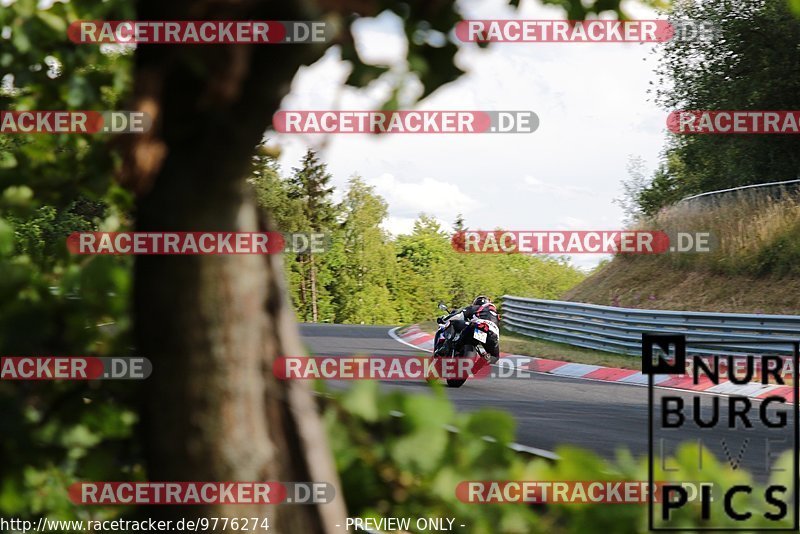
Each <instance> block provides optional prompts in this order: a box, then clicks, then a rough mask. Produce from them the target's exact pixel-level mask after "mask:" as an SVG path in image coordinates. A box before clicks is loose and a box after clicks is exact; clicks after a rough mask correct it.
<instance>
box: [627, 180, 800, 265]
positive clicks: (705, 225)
mask: <svg viewBox="0 0 800 534" xmlns="http://www.w3.org/2000/svg"><path fill="white" fill-rule="evenodd" d="M641 228H642V229H648V230H663V231H665V232H667V233H668V234H670V235H674V233H675V232H709V233H710V234H711V235H712V236H714V242H715V247H714V250H713V251H712V252H707V253H668V254H666V255H664V256H662V259H664V260H665V261H669V263H670V264H672V265H674V266H690V267H693V268H700V267H703V268H708V269H710V270H713V271H715V272H719V273H724V274H749V275H767V274H778V275H783V274H800V265H799V264H798V261H799V260H800V198H798V196H797V195H783V196H781V197H780V198H774V197H773V196H769V195H764V194H758V192H757V190H754V191H753V192H740V193H734V194H728V195H724V196H722V197H721V198H719V199H708V200H702V199H698V200H695V201H693V202H689V203H683V204H678V205H675V206H672V207H670V208H667V209H665V210H663V211H662V212H661V213H659V214H658V215H657V216H656V217H655V218H654V219H652V220H649V221H645V222H644V223H643V224H642V225H641Z"/></svg>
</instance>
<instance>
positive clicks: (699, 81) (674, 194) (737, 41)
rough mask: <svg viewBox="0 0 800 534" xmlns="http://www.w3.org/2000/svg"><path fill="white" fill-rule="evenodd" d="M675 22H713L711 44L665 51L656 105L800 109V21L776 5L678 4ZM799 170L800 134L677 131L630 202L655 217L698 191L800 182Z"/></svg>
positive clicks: (673, 45)
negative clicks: (683, 132) (778, 182)
mask: <svg viewBox="0 0 800 534" xmlns="http://www.w3.org/2000/svg"><path fill="white" fill-rule="evenodd" d="M670 18H671V19H675V20H695V21H700V22H704V23H711V24H713V26H714V27H715V28H716V30H717V31H716V34H715V36H713V37H712V38H710V39H705V40H703V39H697V40H673V41H669V42H667V43H663V44H662V45H661V47H660V48H661V50H662V52H661V59H660V64H659V68H658V70H657V72H656V74H657V83H656V86H657V88H658V89H657V90H656V96H657V101H658V103H659V104H661V105H662V106H663V107H664V108H665V109H666V110H668V111H677V110H752V111H759V110H797V109H800V53H798V44H799V43H800V17H798V14H797V13H793V12H792V11H791V10H790V7H789V5H788V3H787V2H784V1H777V0H735V1H734V0H688V1H686V2H676V3H674V6H673V8H672V12H671V14H670ZM799 173H800V136H798V135H791V134H781V135H778V134H769V135H759V134H735V135H685V134H683V135H682V134H671V135H670V138H669V141H668V143H667V146H666V147H665V150H664V155H663V159H662V162H661V164H660V166H659V168H658V169H657V171H656V172H655V173H654V175H653V176H652V177H649V179H647V180H645V181H644V182H641V181H637V180H636V177H635V176H634V177H632V179H631V182H629V184H628V187H626V196H628V197H629V198H630V199H631V200H632V202H631V204H632V205H633V206H634V207H635V213H634V214H635V215H636V214H638V215H645V216H650V215H654V214H655V213H657V212H658V211H659V210H660V209H661V208H662V207H664V206H667V205H669V204H672V203H674V202H675V201H677V200H679V199H681V198H683V197H685V196H689V195H692V194H697V193H702V192H706V191H715V190H719V189H725V188H730V187H736V186H742V185H749V184H759V183H766V182H774V181H781V180H792V179H795V178H797V177H798V174H799Z"/></svg>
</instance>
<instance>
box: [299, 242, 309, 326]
mask: <svg viewBox="0 0 800 534" xmlns="http://www.w3.org/2000/svg"><path fill="white" fill-rule="evenodd" d="M297 262H298V263H299V264H300V314H301V315H302V319H303V321H307V320H308V292H307V290H306V260H305V255H300V256H299V257H298V258H297Z"/></svg>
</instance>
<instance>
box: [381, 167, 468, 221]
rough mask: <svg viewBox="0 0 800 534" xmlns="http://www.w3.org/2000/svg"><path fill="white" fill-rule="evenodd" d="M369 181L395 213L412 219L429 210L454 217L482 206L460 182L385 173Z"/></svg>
mask: <svg viewBox="0 0 800 534" xmlns="http://www.w3.org/2000/svg"><path fill="white" fill-rule="evenodd" d="M367 183H368V184H370V185H372V186H374V187H375V190H376V192H377V193H378V194H379V195H381V196H382V197H383V198H385V199H386V201H387V202H388V203H389V206H390V207H391V208H392V213H393V214H396V215H399V216H402V217H406V218H408V217H411V218H412V220H413V218H414V217H416V216H417V215H418V214H419V213H426V214H429V215H433V216H434V217H437V218H439V219H443V220H446V221H452V220H453V219H455V217H456V215H458V214H459V213H469V212H470V211H472V210H473V209H474V208H475V207H477V206H478V202H477V201H476V200H474V199H473V198H471V197H470V196H468V195H466V194H465V193H463V192H462V191H461V190H460V189H459V187H458V185H456V184H454V183H450V182H447V181H441V180H436V179H434V178H429V177H428V178H423V179H422V180H421V181H419V182H412V181H408V182H404V181H402V180H399V179H398V178H396V177H395V176H394V175H392V174H389V173H384V174H381V175H380V176H378V177H376V178H370V179H367Z"/></svg>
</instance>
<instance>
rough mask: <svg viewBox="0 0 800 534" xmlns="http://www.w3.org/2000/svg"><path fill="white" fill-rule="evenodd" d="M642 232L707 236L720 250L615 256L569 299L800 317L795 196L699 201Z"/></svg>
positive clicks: (799, 228) (799, 222)
mask: <svg viewBox="0 0 800 534" xmlns="http://www.w3.org/2000/svg"><path fill="white" fill-rule="evenodd" d="M638 227H639V228H641V229H648V230H664V231H667V232H668V233H670V234H671V233H672V232H675V231H681V232H710V233H711V234H712V235H714V236H716V241H717V246H716V247H714V248H713V250H712V251H711V252H705V253H678V252H671V253H666V254H660V255H637V256H633V255H618V256H617V257H615V258H614V260H613V261H611V262H609V263H607V264H606V265H603V266H601V267H599V268H598V269H597V271H595V272H594V273H593V274H592V276H590V277H589V278H587V279H586V280H584V281H583V282H582V283H581V284H579V285H578V286H576V287H575V288H573V289H572V290H570V291H568V292H567V293H566V294H565V297H564V298H565V299H566V300H572V301H579V302H590V303H595V304H606V305H611V306H623V307H632V308H654V309H671V310H683V309H686V310H700V311H721V312H743V313H785V314H797V313H800V196H798V195H797V194H788V193H786V192H785V191H784V192H775V191H772V192H771V193H765V192H764V191H762V190H752V191H751V192H740V193H732V194H725V195H721V196H719V197H714V198H707V199H704V200H701V199H698V200H696V201H692V202H684V203H679V204H677V205H674V206H672V207H669V208H666V209H664V210H662V211H661V212H659V214H658V215H656V216H655V217H652V218H650V219H646V220H644V221H643V222H641V223H640V224H639V225H638ZM671 235H672V234H671Z"/></svg>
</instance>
